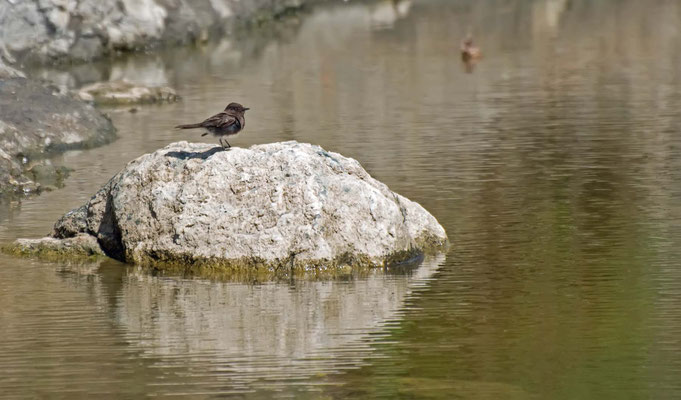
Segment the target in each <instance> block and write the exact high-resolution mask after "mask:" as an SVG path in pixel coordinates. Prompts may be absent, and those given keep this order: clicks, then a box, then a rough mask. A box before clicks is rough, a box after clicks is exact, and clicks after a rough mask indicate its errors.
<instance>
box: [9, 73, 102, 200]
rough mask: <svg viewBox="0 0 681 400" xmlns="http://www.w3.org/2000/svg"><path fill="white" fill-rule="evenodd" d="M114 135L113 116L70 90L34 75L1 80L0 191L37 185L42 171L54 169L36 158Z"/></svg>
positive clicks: (33, 188) (36, 187) (18, 190)
mask: <svg viewBox="0 0 681 400" xmlns="http://www.w3.org/2000/svg"><path fill="white" fill-rule="evenodd" d="M114 138H115V129H114V127H113V125H112V124H111V121H110V120H109V119H108V118H107V117H105V116H104V115H103V114H102V113H100V112H99V111H98V110H96V109H95V108H94V107H93V106H92V105H90V104H87V103H85V102H83V101H81V100H80V99H77V98H75V97H74V96H72V95H71V94H69V93H65V92H62V91H61V90H59V89H58V88H56V87H54V86H51V85H48V84H45V83H43V82H41V81H36V80H32V79H26V78H9V79H3V80H0V197H2V196H3V195H4V194H8V193H29V192H36V191H39V190H40V189H41V184H40V180H41V179H42V177H49V175H52V174H51V173H48V172H49V171H48V168H40V167H37V166H36V164H37V163H41V162H43V161H44V160H43V159H44V158H45V156H47V155H49V154H50V153H56V152H60V151H65V150H70V149H79V148H89V147H95V146H99V145H102V144H105V143H108V142H111V141H112V140H113V139H114ZM48 167H49V166H48ZM50 168H52V169H54V171H53V172H54V175H55V176H56V177H57V178H59V177H63V176H64V173H65V171H62V170H61V169H59V168H56V167H50ZM29 169H30V171H29ZM57 181H58V179H57ZM49 184H50V185H52V184H53V183H52V182H50V183H49Z"/></svg>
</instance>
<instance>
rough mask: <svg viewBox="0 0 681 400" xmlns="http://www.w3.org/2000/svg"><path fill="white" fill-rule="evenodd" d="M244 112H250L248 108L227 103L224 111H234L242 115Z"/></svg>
mask: <svg viewBox="0 0 681 400" xmlns="http://www.w3.org/2000/svg"><path fill="white" fill-rule="evenodd" d="M246 110H250V108H248V107H244V106H242V105H241V104H239V103H229V104H228V105H227V107H225V111H234V112H239V113H243V112H245V111H246Z"/></svg>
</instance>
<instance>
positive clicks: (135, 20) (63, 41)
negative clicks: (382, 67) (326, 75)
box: [0, 0, 309, 61]
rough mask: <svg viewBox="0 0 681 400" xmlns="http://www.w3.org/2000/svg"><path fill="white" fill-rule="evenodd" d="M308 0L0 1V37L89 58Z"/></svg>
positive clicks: (200, 35)
mask: <svg viewBox="0 0 681 400" xmlns="http://www.w3.org/2000/svg"><path fill="white" fill-rule="evenodd" d="M303 1H309V0H249V1H243V0H119V1H102V0H22V1H9V0H7V1H0V38H2V39H4V42H5V45H6V47H7V48H8V50H9V51H10V52H11V53H13V54H15V55H17V56H19V58H22V59H33V60H38V61H48V60H53V59H69V60H74V59H75V60H91V59H93V58H96V57H99V56H102V55H104V54H107V53H110V52H112V51H117V50H131V49H140V48H145V47H148V46H151V45H155V44H158V43H168V42H170V43H182V42H188V41H196V40H202V39H204V38H206V37H207V36H208V35H209V32H211V31H223V32H224V31H226V30H229V29H230V27H231V26H233V25H234V24H235V23H237V22H238V21H243V20H253V19H259V18H264V17H265V16H266V15H276V14H277V13H281V12H283V11H284V10H286V9H287V8H293V7H299V6H301V5H302V3H303Z"/></svg>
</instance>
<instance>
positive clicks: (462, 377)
mask: <svg viewBox="0 0 681 400" xmlns="http://www.w3.org/2000/svg"><path fill="white" fill-rule="evenodd" d="M468 34H471V35H472V37H473V38H474V43H475V45H476V46H478V47H479V49H480V50H481V52H482V54H483V57H482V58H481V59H479V60H477V62H475V63H474V64H473V65H470V64H469V65H467V64H466V63H464V62H462V57H461V41H462V40H463V39H464V38H465V37H466V36H467V35H468ZM680 62H681V3H679V2H675V1H668V0H649V1H638V0H600V1H591V0H476V1H473V0H413V1H409V0H404V1H368V2H360V1H349V2H335V1H331V2H323V3H318V4H315V5H314V6H309V7H304V8H303V9H301V10H300V11H298V12H295V13H288V14H286V15H285V16H282V17H281V18H278V19H277V20H276V21H272V22H270V23H268V24H265V25H263V26H252V27H250V28H248V29H242V30H239V31H237V32H236V33H234V34H232V35H228V36H224V37H218V38H215V39H211V40H208V41H207V42H205V43H201V44H199V45H191V46H184V47H172V48H164V49H159V50H155V51H148V52H142V53H132V54H126V55H122V56H119V57H116V58H114V59H113V60H107V61H105V62H94V63H89V64H79V65H72V66H69V65H62V66H45V65H43V66H33V67H29V68H27V71H28V72H29V73H30V74H31V75H32V76H35V77H41V78H45V79H48V80H50V81H52V82H55V83H56V84H58V85H61V86H64V87H68V88H73V89H76V88H78V87H81V86H82V85H85V84H88V83H92V82H96V81H102V80H105V81H106V80H117V79H127V80H130V81H132V82H136V83H141V84H147V85H150V84H151V85H168V86H171V87H173V88H175V89H176V90H177V92H178V94H180V95H181V96H182V101H181V102H178V103H173V104H164V105H148V106H139V107H136V108H135V110H133V111H135V112H130V108H129V107H126V108H110V109H105V111H106V112H107V113H109V114H110V116H111V118H112V119H113V122H114V125H115V126H116V128H117V129H118V136H119V137H118V139H117V140H116V141H115V142H113V143H111V144H109V145H106V146H103V147H99V148H95V149H91V150H79V151H72V152H67V153H64V154H62V155H59V156H56V157H54V158H53V159H51V162H53V163H55V164H57V165H66V166H68V167H69V168H72V169H73V171H72V172H71V174H70V177H69V178H68V179H67V180H66V181H65V187H64V188H62V189H59V190H55V191H52V192H47V193H43V194H41V195H40V196H37V197H32V198H29V199H25V200H22V201H21V202H11V203H8V204H3V205H2V208H1V209H0V241H2V242H3V243H4V242H7V241H11V240H13V239H15V238H17V237H37V236H42V235H44V234H46V233H48V232H49V230H50V229H51V226H52V224H53V223H54V221H55V220H56V219H57V218H58V217H59V216H61V215H62V214H63V213H65V212H66V211H68V210H70V209H72V208H74V207H77V206H79V205H81V204H83V203H85V202H86V201H87V200H88V199H89V197H90V196H91V195H92V194H93V193H94V192H95V191H96V190H97V189H98V188H99V187H101V186H102V185H103V184H104V183H106V181H107V180H108V179H109V178H110V177H111V176H113V175H114V174H115V173H116V172H117V171H119V170H120V169H121V168H122V167H123V166H124V165H125V164H126V163H127V162H128V161H130V160H132V159H134V158H136V157H138V156H140V155H142V154H144V153H147V152H150V151H154V150H156V149H158V148H160V147H163V146H165V145H167V144H169V143H171V142H175V141H179V140H188V141H202V140H203V139H207V141H209V142H212V141H213V139H211V138H201V137H199V134H198V133H195V132H186V131H176V130H174V129H172V127H173V126H175V125H177V124H180V123H190V122H197V121H200V120H202V119H203V118H205V117H208V116H210V115H212V114H214V113H216V112H219V111H221V110H222V109H223V108H224V107H225V105H226V104H227V103H229V102H231V101H238V102H240V103H242V104H244V105H245V106H246V107H251V110H250V111H249V112H248V114H247V127H246V129H245V131H244V133H243V134H241V135H240V136H239V137H238V138H237V139H235V140H233V141H230V143H231V144H232V145H233V146H239V147H248V146H250V145H252V144H258V143H269V142H274V141H283V140H297V141H300V142H310V143H314V144H319V145H321V146H322V147H324V148H325V149H326V150H329V151H334V152H339V153H341V154H343V155H345V156H349V157H353V158H355V159H357V160H358V161H359V162H360V163H361V164H362V165H363V166H364V167H365V168H366V169H367V171H369V173H371V174H372V175H373V176H374V177H375V178H377V179H379V180H380V181H382V182H384V183H386V184H387V185H388V186H389V187H390V188H391V189H392V190H394V191H396V192H398V193H400V194H402V195H404V196H406V197H408V198H409V199H411V200H414V201H417V202H419V203H420V204H422V205H423V206H424V207H425V208H426V209H427V210H428V211H430V212H431V213H432V214H433V215H434V216H435V217H436V218H437V219H438V220H439V221H440V223H441V224H442V225H443V226H444V227H445V229H446V230H447V232H448V235H449V238H450V241H451V243H452V246H451V248H450V250H449V252H448V253H447V254H446V255H442V256H440V257H436V258H429V259H427V260H426V261H424V263H423V264H422V265H420V266H417V267H413V268H407V269H401V270H399V271H387V272H386V271H376V272H375V273H373V274H371V275H370V276H354V277H350V278H348V279H345V280H341V281H327V282H308V281H303V282H299V281H291V282H270V283H260V284H252V283H227V282H214V281H209V280H202V279H198V278H187V277H168V276H166V277H160V276H153V275H150V274H149V273H146V272H144V271H141V270H138V269H136V268H134V267H130V266H123V265H121V264H117V263H113V262H109V263H103V264H99V265H95V266H88V267H78V268H77V267H67V266H62V265H54V264H43V263H39V262H36V261H26V260H17V259H12V258H9V257H7V256H4V255H0V304H1V305H2V311H1V312H0V336H2V337H3V341H2V342H0V371H1V373H0V391H1V392H2V393H4V395H5V396H8V398H13V397H16V398H19V397H50V398H75V397H83V396H87V395H92V394H96V393H98V394H100V395H104V396H109V397H117V396H120V397H126V396H127V397H139V396H142V395H158V396H170V395H172V396H177V397H187V398H231V397H234V398H273V397H277V398H312V399H317V398H319V399H335V398H363V399H365V398H404V399H411V398H428V399H440V398H442V399H451V398H463V399H500V398H503V399H510V398H512V399H530V398H533V399H534V398H536V399H547V398H548V399H576V398H579V399H603V398H627V399H650V398H659V399H664V398H678V397H679V396H681V313H680V312H679V307H680V304H681V261H680V260H681V131H680V129H681V113H679V110H680V109H681V68H680V66H681V64H680Z"/></svg>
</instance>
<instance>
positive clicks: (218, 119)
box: [175, 103, 249, 149]
mask: <svg viewBox="0 0 681 400" xmlns="http://www.w3.org/2000/svg"><path fill="white" fill-rule="evenodd" d="M246 110H249V108H246V107H244V106H242V105H241V104H239V103H229V105H227V107H225V111H223V112H221V113H219V114H215V115H213V116H212V117H210V118H207V119H206V120H205V121H203V122H199V123H198V124H188V125H178V126H176V127H175V128H179V129H194V128H203V129H205V130H206V131H207V132H205V133H204V134H203V135H201V136H206V135H207V134H209V133H212V134H213V136H217V137H218V138H219V141H220V145H221V146H222V148H223V149H227V148H230V147H232V146H231V145H230V144H229V142H228V141H227V139H225V143H227V147H225V145H224V144H223V143H222V136H230V135H236V134H237V133H239V132H240V131H241V130H242V129H244V127H245V126H246V120H245V119H244V112H246Z"/></svg>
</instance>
